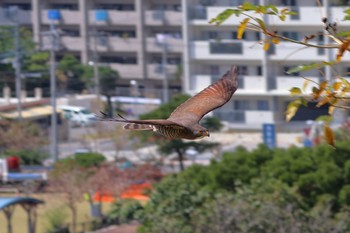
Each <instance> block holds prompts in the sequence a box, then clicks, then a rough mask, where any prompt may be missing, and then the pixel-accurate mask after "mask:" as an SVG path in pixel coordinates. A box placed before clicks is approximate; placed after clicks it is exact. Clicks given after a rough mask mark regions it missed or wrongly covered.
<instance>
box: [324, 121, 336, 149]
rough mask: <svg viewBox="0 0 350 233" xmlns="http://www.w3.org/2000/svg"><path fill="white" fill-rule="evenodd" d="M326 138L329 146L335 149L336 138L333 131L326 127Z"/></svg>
mask: <svg viewBox="0 0 350 233" xmlns="http://www.w3.org/2000/svg"><path fill="white" fill-rule="evenodd" d="M324 137H325V139H326V141H327V143H328V144H329V145H331V146H332V147H335V142H334V141H335V136H334V132H333V130H332V129H331V128H330V127H329V126H328V125H325V126H324Z"/></svg>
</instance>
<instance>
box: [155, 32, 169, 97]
mask: <svg viewBox="0 0 350 233" xmlns="http://www.w3.org/2000/svg"><path fill="white" fill-rule="evenodd" d="M157 42H158V43H160V44H161V46H162V73H163V103H167V102H169V82H168V72H167V69H166V66H167V60H168V58H167V57H168V48H167V44H166V35H164V34H157Z"/></svg>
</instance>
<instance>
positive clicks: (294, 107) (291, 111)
mask: <svg viewBox="0 0 350 233" xmlns="http://www.w3.org/2000/svg"><path fill="white" fill-rule="evenodd" d="M305 101H306V100H305V99H304V98H299V99H296V100H293V101H292V102H290V103H289V104H288V106H287V110H286V112H285V115H286V121H290V120H291V119H292V118H293V117H294V115H295V114H296V112H297V111H298V109H299V107H300V105H304V104H305Z"/></svg>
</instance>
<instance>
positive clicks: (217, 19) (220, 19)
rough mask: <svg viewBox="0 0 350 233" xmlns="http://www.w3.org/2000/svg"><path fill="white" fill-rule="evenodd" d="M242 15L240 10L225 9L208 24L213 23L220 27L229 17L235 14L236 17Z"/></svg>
mask: <svg viewBox="0 0 350 233" xmlns="http://www.w3.org/2000/svg"><path fill="white" fill-rule="evenodd" d="M241 13H242V11H241V10H237V9H227V10H224V11H223V12H221V13H220V14H218V15H217V16H216V17H215V18H212V19H211V20H210V21H209V23H210V24H211V23H215V24H216V25H220V24H222V23H223V22H225V21H226V20H227V19H228V18H229V17H231V15H233V14H235V15H236V16H239V15H240V14H241Z"/></svg>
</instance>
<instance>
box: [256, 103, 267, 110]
mask: <svg viewBox="0 0 350 233" xmlns="http://www.w3.org/2000/svg"><path fill="white" fill-rule="evenodd" d="M257 109H258V110H259V111H267V110H269V102H268V101H267V100H258V102H257Z"/></svg>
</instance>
